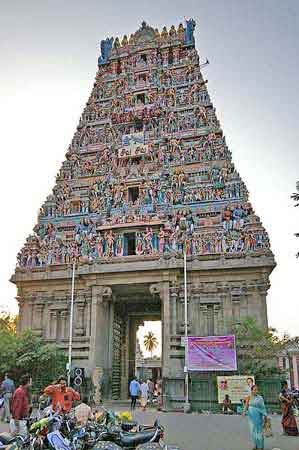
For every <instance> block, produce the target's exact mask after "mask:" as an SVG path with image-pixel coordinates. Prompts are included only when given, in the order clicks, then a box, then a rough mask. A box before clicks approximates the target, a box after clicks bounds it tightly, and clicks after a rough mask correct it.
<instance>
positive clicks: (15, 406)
mask: <svg viewBox="0 0 299 450" xmlns="http://www.w3.org/2000/svg"><path fill="white" fill-rule="evenodd" d="M11 414H12V417H13V419H16V420H22V419H24V418H25V417H28V415H29V399H28V392H27V389H26V388H25V387H24V386H19V387H18V389H16V390H15V393H14V395H13V397H12V402H11Z"/></svg>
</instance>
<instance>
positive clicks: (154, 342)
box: [143, 331, 158, 358]
mask: <svg viewBox="0 0 299 450" xmlns="http://www.w3.org/2000/svg"><path fill="white" fill-rule="evenodd" d="M143 343H144V346H145V349H146V350H147V351H148V352H150V354H151V358H152V357H153V351H154V350H155V348H157V347H158V339H157V338H156V336H155V335H154V333H153V332H152V331H149V332H148V333H147V334H146V335H145V336H144V338H143Z"/></svg>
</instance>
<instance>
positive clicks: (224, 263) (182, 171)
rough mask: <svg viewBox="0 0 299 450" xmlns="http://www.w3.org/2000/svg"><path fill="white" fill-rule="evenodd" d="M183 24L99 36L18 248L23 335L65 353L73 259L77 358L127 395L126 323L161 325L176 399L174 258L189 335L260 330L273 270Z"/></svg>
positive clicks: (180, 322)
mask: <svg viewBox="0 0 299 450" xmlns="http://www.w3.org/2000/svg"><path fill="white" fill-rule="evenodd" d="M194 27H195V22H194V20H193V19H190V20H188V21H187V22H186V26H185V27H184V26H183V25H182V24H180V25H179V26H178V28H175V27H174V26H172V27H171V28H170V30H169V31H168V30H167V29H166V27H164V28H163V30H162V31H161V32H160V31H158V30H157V29H154V28H152V27H150V26H148V25H147V24H146V23H145V22H143V23H142V25H141V28H140V29H139V30H138V31H137V32H136V33H135V34H132V35H131V36H130V37H129V38H128V37H127V36H124V37H123V38H122V39H119V38H115V39H112V38H111V39H110V38H107V39H106V40H104V41H102V42H101V56H100V57H99V60H98V70H97V73H96V77H95V82H94V85H93V88H92V91H91V94H90V97H89V99H88V101H87V104H86V107H85V109H84V111H83V113H82V116H81V118H80V121H79V124H78V127H77V130H76V132H75V134H74V137H73V139H72V142H71V144H70V146H69V148H68V150H67V153H66V157H65V160H64V162H63V163H62V166H61V169H60V171H59V173H58V174H57V177H56V183H55V186H54V188H53V192H52V193H51V194H50V195H49V196H48V197H47V199H46V201H45V203H44V204H43V206H42V207H41V209H40V212H39V217H38V222H37V225H36V226H35V228H34V233H33V234H32V235H30V236H29V237H28V238H27V241H26V243H25V245H24V247H23V249H22V250H21V251H20V253H19V254H18V263H17V268H16V270H15V274H14V275H13V276H12V282H13V283H15V284H16V286H17V289H18V297H17V299H18V302H19V311H20V322H19V330H23V329H25V328H31V329H32V330H33V331H34V333H36V334H37V335H39V336H42V337H43V338H44V339H45V340H46V341H47V342H49V343H51V342H56V343H57V344H58V345H59V346H60V347H61V348H63V349H66V350H67V346H68V337H69V316H70V295H71V276H72V263H73V261H74V260H75V261H76V279H75V305H74V308H75V309H74V314H75V320H74V329H73V336H74V339H73V358H74V364H75V365H76V366H78V367H85V369H86V372H87V373H89V374H92V373H94V371H97V372H96V373H98V374H100V375H101V378H102V387H103V389H102V394H103V397H106V398H114V399H117V398H126V397H127V392H128V380H129V379H130V378H131V377H132V376H133V374H134V370H135V351H136V331H137V329H138V326H139V325H140V324H141V323H142V322H143V321H144V320H161V321H162V340H163V342H162V373H163V380H164V388H165V391H164V392H167V396H168V399H169V401H170V402H172V405H173V406H175V405H176V403H177V402H178V401H179V400H178V399H180V398H183V396H184V382H183V380H184V373H183V367H184V347H182V346H181V337H182V336H183V334H184V289H183V253H184V251H186V254H187V271H188V303H189V317H188V330H189V334H190V335H199V336H202V335H224V334H227V333H230V332H231V331H232V327H233V326H234V325H235V324H236V323H238V322H239V321H240V319H241V318H242V317H247V316H253V317H255V318H256V319H257V321H258V323H259V324H260V325H261V326H262V327H267V305H266V296H267V291H268V289H269V286H270V284H269V275H270V273H271V271H272V270H273V268H274V267H275V261H274V257H273V254H272V252H271V250H270V243H269V238H268V235H267V232H266V231H265V229H264V227H263V226H262V223H261V221H260V219H259V217H258V216H256V215H255V213H254V210H253V207H252V205H251V203H250V202H249V198H248V191H247V189H246V186H245V184H244V183H243V181H242V179H241V178H240V175H239V173H238V172H237V170H236V168H235V166H234V164H233V162H232V158H231V152H230V151H229V149H228V148H227V145H226V141H225V137H224V134H223V131H222V129H221V126H220V123H219V121H218V119H217V117H216V114H215V108H214V106H213V104H212V102H211V99H210V96H209V94H208V91H207V81H206V80H205V79H204V78H203V76H202V71H201V69H202V66H203V65H204V64H201V63H200V57H199V55H198V52H197V51H196V49H195V42H194V36H193V32H194Z"/></svg>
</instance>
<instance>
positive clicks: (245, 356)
mask: <svg viewBox="0 0 299 450" xmlns="http://www.w3.org/2000/svg"><path fill="white" fill-rule="evenodd" d="M234 333H235V335H236V348H237V356H238V368H239V371H240V373H242V374H252V375H255V376H269V375H281V376H282V377H283V376H284V372H282V371H281V370H280V369H279V367H278V363H277V358H278V356H279V354H281V352H283V351H284V350H286V349H287V348H288V347H289V346H290V345H291V344H292V343H294V342H296V338H294V339H291V338H290V337H289V336H287V335H284V336H283V337H279V336H278V335H277V334H276V330H275V329H274V328H269V329H267V330H265V329H263V328H261V327H260V326H259V325H258V324H257V322H256V320H255V319H254V318H252V317H247V318H246V319H243V320H242V321H241V322H240V323H239V324H238V325H235V326H234Z"/></svg>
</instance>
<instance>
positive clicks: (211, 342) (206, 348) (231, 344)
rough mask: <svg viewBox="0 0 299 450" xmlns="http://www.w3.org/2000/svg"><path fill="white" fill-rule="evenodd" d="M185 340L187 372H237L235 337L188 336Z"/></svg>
mask: <svg viewBox="0 0 299 450" xmlns="http://www.w3.org/2000/svg"><path fill="white" fill-rule="evenodd" d="M187 339H188V341H187V364H188V370H190V371H199V372H207V371H233V370H237V355H236V346H235V336H233V335H230V336H205V337H202V336H188V338H187Z"/></svg>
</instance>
